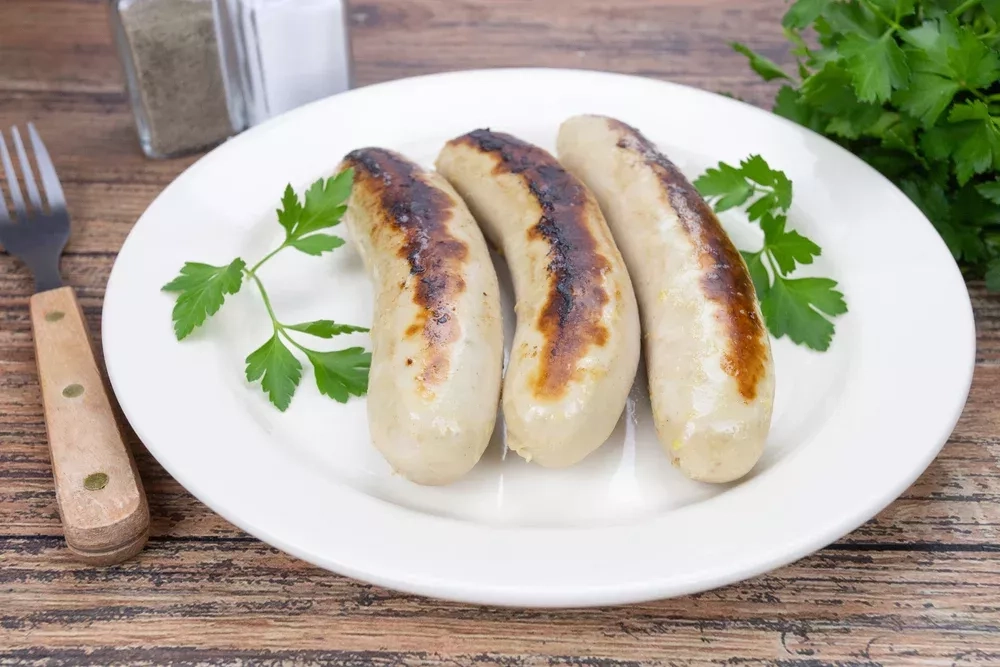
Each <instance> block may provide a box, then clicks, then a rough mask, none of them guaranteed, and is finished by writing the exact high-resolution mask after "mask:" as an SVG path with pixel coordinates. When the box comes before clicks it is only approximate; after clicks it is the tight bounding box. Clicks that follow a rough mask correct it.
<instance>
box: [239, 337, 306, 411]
mask: <svg viewBox="0 0 1000 667" xmlns="http://www.w3.org/2000/svg"><path fill="white" fill-rule="evenodd" d="M246 362H247V370H246V374H247V381H248V382H256V381H258V380H260V386H261V388H262V389H263V390H264V392H265V393H267V397H268V398H269V399H271V403H273V404H274V407H276V408H278V409H279V410H281V411H282V412H284V411H285V410H287V409H288V405H289V404H290V403H291V402H292V396H293V395H294V394H295V389H296V387H298V386H299V381H300V380H301V379H302V364H301V362H299V360H298V359H296V358H295V355H294V354H292V353H291V351H290V350H289V349H288V348H287V347H285V344H284V343H283V342H281V338H280V337H279V336H278V332H277V331H275V332H274V335H273V336H271V338H270V339H268V341H267V342H266V343H264V344H263V345H261V346H260V347H259V348H257V349H256V350H254V351H253V352H251V353H250V356H248V357H247V359H246Z"/></svg>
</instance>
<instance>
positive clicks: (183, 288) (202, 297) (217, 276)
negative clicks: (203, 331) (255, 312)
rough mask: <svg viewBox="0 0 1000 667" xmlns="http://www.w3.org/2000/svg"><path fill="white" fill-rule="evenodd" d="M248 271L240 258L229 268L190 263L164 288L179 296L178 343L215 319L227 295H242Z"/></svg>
mask: <svg viewBox="0 0 1000 667" xmlns="http://www.w3.org/2000/svg"><path fill="white" fill-rule="evenodd" d="M245 268H246V264H245V263H244V262H243V260H242V259H240V258H238V257H237V258H236V259H234V260H233V261H232V262H230V263H229V264H227V265H225V266H212V265H211V264H201V263H198V262H187V263H185V264H184V266H183V267H181V272H180V275H178V276H177V277H176V278H174V279H173V280H171V281H170V282H169V283H167V284H166V285H164V286H163V291H164V292H179V296H178V297H177V301H176V302H175V303H174V310H173V313H172V316H173V321H174V335H176V336H177V340H182V339H184V338H186V337H187V336H188V335H189V334H190V333H191V332H192V331H194V330H195V329H196V328H197V327H200V326H201V325H202V324H204V323H205V320H206V319H208V317H209V316H211V315H215V313H217V312H218V311H219V308H221V307H222V304H223V302H224V301H225V300H226V295H227V294H236V293H237V292H239V291H240V287H242V285H243V270H244V269H245Z"/></svg>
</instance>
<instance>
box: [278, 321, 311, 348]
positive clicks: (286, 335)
mask: <svg viewBox="0 0 1000 667" xmlns="http://www.w3.org/2000/svg"><path fill="white" fill-rule="evenodd" d="M278 333H280V334H281V335H282V336H284V338H285V340H287V341H288V342H289V343H291V344H292V345H294V346H295V347H297V348H299V349H300V350H302V351H303V352H305V353H306V354H308V353H309V352H312V350H310V349H309V348H307V347H303V346H302V345H301V344H300V343H299V342H298V341H297V340H295V339H294V338H292V337H291V336H290V335H289V334H288V332H287V331H285V327H284V326H282V327H281V328H280V329H278Z"/></svg>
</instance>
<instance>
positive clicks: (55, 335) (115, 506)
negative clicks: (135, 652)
mask: <svg viewBox="0 0 1000 667" xmlns="http://www.w3.org/2000/svg"><path fill="white" fill-rule="evenodd" d="M31 324H32V328H33V330H34V336H35V356H36V359H37V362H38V376H39V382H40V385H41V389H42V398H43V400H44V403H45V425H46V429H47V430H48V436H49V450H50V452H51V456H52V469H53V477H54V478H55V485H56V499H57V500H58V503H59V513H60V515H61V516H62V521H63V528H64V530H65V535H66V544H67V546H68V547H69V548H70V550H71V551H72V552H73V554H74V555H76V556H77V557H79V558H80V559H82V560H85V561H87V562H91V563H99V564H110V563H116V562H119V561H122V560H125V559H126V558H128V557H130V556H132V555H134V554H135V553H137V552H138V551H139V550H140V549H142V547H143V545H144V544H145V543H146V538H147V536H148V533H149V509H148V507H147V505H146V496H145V494H144V492H143V489H142V481H141V480H140V478H139V475H138V473H137V471H136V468H135V462H134V460H133V459H132V455H131V452H130V451H129V449H128V447H127V445H126V444H125V441H124V439H123V438H122V435H121V431H120V430H119V428H118V423H117V420H116V418H115V414H114V411H113V409H112V407H111V401H110V400H109V398H108V393H107V389H106V388H105V385H104V381H103V379H102V377H101V374H100V371H99V370H98V368H97V363H96V361H95V359H94V353H93V348H92V346H91V343H90V337H89V335H88V333H87V328H86V323H85V322H84V319H83V315H82V312H81V311H80V307H79V305H78V303H77V300H76V295H75V294H74V292H73V289H72V288H70V287H60V288H58V289H54V290H49V291H47V292H40V293H38V294H35V295H34V296H33V297H31Z"/></svg>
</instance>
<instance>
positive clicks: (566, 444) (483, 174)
mask: <svg viewBox="0 0 1000 667" xmlns="http://www.w3.org/2000/svg"><path fill="white" fill-rule="evenodd" d="M437 168H438V171H440V172H441V173H442V174H443V175H444V176H445V177H446V178H447V179H448V180H449V181H450V182H451V183H452V185H454V186H455V189H456V190H457V191H458V192H459V194H461V195H462V197H463V198H464V199H465V201H466V202H467V203H468V205H469V208H470V209H471V210H472V212H473V214H474V215H475V217H476V219H477V220H478V222H479V223H480V225H482V227H483V230H484V232H485V233H486V236H487V238H488V239H489V240H490V241H491V243H493V244H494V245H495V246H496V247H498V248H500V249H501V250H502V252H503V254H504V257H505V259H506V260H507V263H508V266H509V267H510V269H511V275H512V278H513V282H514V291H515V295H516V301H517V303H516V306H515V312H516V314H517V328H516V331H515V335H514V341H513V346H512V350H511V356H510V361H509V363H508V366H507V374H506V377H505V378H504V385H503V412H504V419H505V422H506V429H507V444H508V446H509V447H510V448H511V449H513V450H515V451H516V452H517V453H518V454H520V455H521V456H523V457H524V458H526V459H528V460H532V461H535V462H537V463H539V464H540V465H543V466H546V467H563V466H568V465H572V464H573V463H576V462H577V461H579V460H581V459H582V458H584V457H585V456H586V455H587V454H589V453H590V452H592V451H594V450H595V449H597V448H598V447H599V446H600V445H601V444H602V443H603V442H604V441H605V440H606V439H607V438H608V436H609V435H610V433H611V431H612V430H613V429H614V427H615V424H616V423H617V421H618V419H619V417H620V416H621V413H622V410H623V408H624V405H625V400H626V398H627V396H628V392H629V388H630V387H631V386H632V381H633V379H634V377H635V372H636V368H637V366H638V360H639V320H638V310H637V307H636V302H635V295H634V294H633V292H632V285H631V283H630V281H629V276H628V273H627V272H626V270H625V263H624V261H623V260H622V257H621V254H620V253H619V252H618V249H617V248H616V247H615V243H614V240H613V239H612V237H611V233H610V230H609V229H608V226H607V223H606V222H605V220H604V216H603V215H602V214H601V211H600V207H599V206H598V204H597V201H596V200H595V199H594V197H593V195H592V194H591V193H590V191H589V190H588V189H587V188H586V186H584V185H583V184H582V183H581V182H580V181H579V180H578V179H577V178H575V177H574V176H573V175H572V174H569V173H568V172H567V171H566V170H565V169H563V168H562V167H561V166H560V165H559V163H558V162H557V161H556V160H555V158H554V157H552V155H550V154H549V153H547V152H546V151H544V150H542V149H541V148H538V147H537V146H533V145H531V144H529V143H526V142H524V141H521V140H519V139H516V138H515V137H512V136H510V135H506V134H501V133H498V132H491V131H489V130H476V131H474V132H470V133H469V134H466V135H464V136H462V137H458V138H457V139H454V140H452V141H450V142H448V143H447V144H446V145H445V147H444V148H443V149H442V150H441V153H440V155H439V156H438V160H437Z"/></svg>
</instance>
